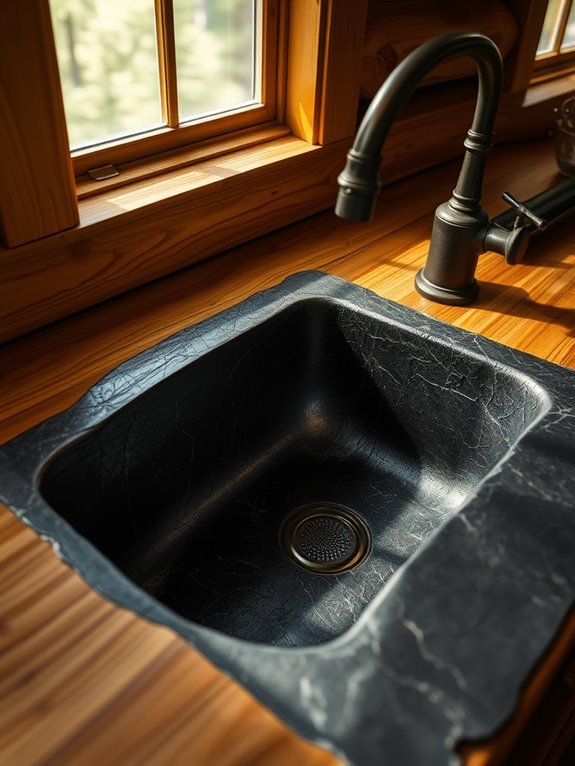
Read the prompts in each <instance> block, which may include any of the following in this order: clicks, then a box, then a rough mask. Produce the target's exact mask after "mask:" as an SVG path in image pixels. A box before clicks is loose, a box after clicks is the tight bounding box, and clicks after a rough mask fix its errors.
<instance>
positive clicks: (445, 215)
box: [335, 31, 545, 305]
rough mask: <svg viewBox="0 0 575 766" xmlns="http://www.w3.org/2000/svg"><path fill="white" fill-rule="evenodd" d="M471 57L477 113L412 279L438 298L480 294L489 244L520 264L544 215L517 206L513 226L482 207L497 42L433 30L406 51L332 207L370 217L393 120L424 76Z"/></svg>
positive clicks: (368, 120)
mask: <svg viewBox="0 0 575 766" xmlns="http://www.w3.org/2000/svg"><path fill="white" fill-rule="evenodd" d="M460 56H470V57H471V58H473V59H474V61H475V63H476V65H477V73H478V77H479V86H478V93H477V102H476V106H475V114H474V117H473V122H472V125H471V128H470V129H469V131H468V133H467V137H466V139H465V142H464V147H465V155H464V158H463V164H462V167H461V171H460V174H459V179H458V181H457V185H456V186H455V189H454V190H453V193H452V196H451V199H450V200H449V202H445V203H443V204H442V205H440V206H439V207H438V208H437V210H436V211H435V218H434V223H433V230H432V235H431V243H430V248H429V254H428V257H427V263H426V264H425V267H424V268H423V269H421V271H419V272H418V274H417V276H416V278H415V286H416V288H417V290H418V292H419V293H421V295H423V296H425V297H426V298H429V299H431V300H434V301H437V302H439V303H447V304H454V305H464V304H467V303H470V302H471V301H473V300H474V298H475V297H476V296H477V293H478V291H479V287H478V285H477V282H476V280H475V268H476V265H477V259H478V257H479V255H480V253H482V252H484V251H485V250H487V249H489V250H493V251H495V252H498V253H501V254H502V255H505V257H506V259H507V261H508V262H509V263H517V262H518V261H520V260H521V258H522V257H523V254H524V252H525V250H526V248H527V244H528V239H529V234H530V232H531V231H532V230H533V227H534V226H536V227H538V228H541V227H542V226H544V224H545V222H544V221H542V220H541V219H540V218H538V217H537V216H536V215H535V214H534V213H532V212H531V211H530V210H529V209H528V208H527V207H525V206H524V205H521V204H520V203H516V201H515V200H514V199H513V198H512V197H510V198H509V200H508V201H510V202H511V204H512V205H513V206H514V207H516V210H517V215H518V219H517V220H518V221H519V220H520V221H522V224H518V225H515V226H514V227H513V228H512V229H511V230H509V229H505V228H503V227H502V226H501V225H499V223H498V222H497V220H496V221H490V220H489V216H488V214H487V212H486V211H485V210H484V209H483V207H481V205H480V200H481V191H482V185H483V173H484V168H485V156H486V154H487V152H488V151H489V150H490V149H491V147H492V145H493V125H494V122H495V115H496V114H497V108H498V105H499V97H500V94H501V83H502V76H503V63H502V60H501V54H500V53H499V49H498V48H497V46H496V45H495V43H494V42H493V41H492V40H490V39H489V38H488V37H485V36H484V35H481V34H478V33H475V32H468V31H456V32H448V33H447V34H443V35H439V36H438V37H434V38H432V39H431V40H429V41H428V42H426V43H424V44H423V45H421V46H420V47H419V48H417V49H416V50H415V51H413V52H412V53H411V54H410V55H409V56H408V57H407V58H405V59H404V60H403V61H402V62H401V63H400V64H399V66H398V67H397V68H396V69H395V70H394V71H393V72H392V74H391V75H390V76H389V77H388V78H387V79H386V81H385V82H384V84H383V85H382V86H381V88H380V90H379V91H378V93H377V94H376V96H375V97H374V99H373V101H372V103H371V105H370V107H369V109H368V111H367V112H366V114H365V117H364V118H363V121H362V123H361V125H360V127H359V130H358V132H357V135H356V137H355V141H354V144H353V147H352V148H351V149H350V151H349V153H348V155H347V163H346V166H345V168H344V170H343V172H342V173H341V174H340V176H339V178H338V182H339V185H340V191H339V194H338V199H337V204H336V208H335V212H336V214H337V215H338V216H340V217H342V218H348V219H351V220H355V221H368V220H370V218H371V216H372V214H373V208H374V205H375V198H376V195H377V193H378V192H379V190H380V186H381V184H380V168H381V161H382V158H381V150H382V147H383V144H384V141H385V138H386V136H387V133H388V131H389V128H390V127H391V125H392V123H393V121H394V120H395V118H396V117H397V114H398V113H399V111H400V110H401V108H402V107H403V106H404V104H405V102H406V101H407V100H408V99H409V97H410V96H411V94H412V93H413V91H414V90H415V88H416V87H417V85H418V84H419V83H420V82H421V80H422V79H423V78H424V77H425V76H426V75H427V74H428V72H430V70H432V69H434V68H435V67H436V66H437V65H438V64H440V63H441V62H443V61H445V60H446V59H452V58H457V57H460Z"/></svg>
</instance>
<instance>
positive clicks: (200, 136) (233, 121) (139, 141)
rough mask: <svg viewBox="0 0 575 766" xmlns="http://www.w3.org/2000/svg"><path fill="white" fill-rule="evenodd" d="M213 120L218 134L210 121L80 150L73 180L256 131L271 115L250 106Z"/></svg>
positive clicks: (205, 120)
mask: <svg viewBox="0 0 575 766" xmlns="http://www.w3.org/2000/svg"><path fill="white" fill-rule="evenodd" d="M216 119H217V125H218V129H217V131H216V130H214V123H215V120H214V118H213V117H209V118H206V119H204V120H198V121H196V122H194V123H193V124H190V125H183V126H180V127H179V128H159V129H158V130H155V131H150V132H149V133H147V134H146V135H138V136H133V137H131V138H127V139H123V140H119V141H117V142H115V143H109V144H106V145H105V146H102V147H101V148H99V149H90V150H83V151H81V152H79V153H77V154H75V155H74V157H73V160H72V161H73V165H74V172H75V173H76V176H81V175H84V174H85V173H87V172H88V170H91V169H92V168H95V167H99V166H100V165H107V164H108V163H111V164H112V165H123V164H125V163H126V162H135V161H137V160H144V159H146V158H148V157H152V156H154V155H155V154H159V153H160V152H166V151H170V150H171V149H177V148H179V147H182V146H189V145H190V144H192V143H194V142H195V141H207V140H208V139H210V138H214V137H215V136H216V135H218V136H220V135H222V136H223V135H226V134H227V133H234V132H235V131H238V130H245V129H246V128H254V127H258V126H259V125H261V124H262V123H266V122H269V121H270V120H273V114H272V112H271V110H270V109H269V108H267V107H265V106H253V107H252V106H250V107H246V108H245V109H239V110H238V111H237V112H234V113H231V114H227V115H226V116H225V117H218V118H216Z"/></svg>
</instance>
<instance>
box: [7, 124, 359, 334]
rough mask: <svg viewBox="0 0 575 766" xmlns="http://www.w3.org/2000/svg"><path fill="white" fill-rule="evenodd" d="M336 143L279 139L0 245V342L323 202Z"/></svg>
mask: <svg viewBox="0 0 575 766" xmlns="http://www.w3.org/2000/svg"><path fill="white" fill-rule="evenodd" d="M346 150H347V142H340V143H337V144H332V145H330V146H329V147H318V146H312V145H310V144H308V143H306V142H304V141H301V140H299V139H296V138H294V137H293V136H288V137H285V138H282V139H278V140H277V141H271V142H269V143H265V144H263V145H261V146H256V147H252V148H249V149H246V150H243V151H241V152H234V153H231V154H228V155H226V156H224V157H220V158H218V159H216V160H210V161H207V162H203V163H199V164H197V165H193V166H192V167H191V168H190V167H186V168H183V169H180V170H178V171H173V172H171V173H166V174H164V175H162V176H160V177H158V178H157V179H156V180H155V182H154V183H153V184H152V183H150V181H140V182H139V183H134V184H132V185H131V186H129V187H125V188H121V189H116V190H113V191H112V192H110V193H109V194H106V195H98V196H96V197H89V198H88V199H85V200H83V201H82V202H81V203H80V213H81V224H80V226H79V227H77V228H76V229H74V230H72V231H70V232H69V233H66V234H65V235H62V234H60V235H57V236H54V237H49V238H46V239H44V240H42V241H41V242H37V243H34V244H32V245H29V246H25V247H22V248H13V249H5V250H2V249H0V294H1V295H2V300H1V301H0V341H4V340H7V339H9V338H13V337H15V336H17V335H20V334H22V333H24V332H27V331H29V330H32V329H35V328H37V327H40V326H41V325H44V324H47V323H48V322H51V321H54V320H56V319H60V318H61V317H64V316H66V315H68V314H71V313H73V312H75V311H78V310H80V309H83V308H86V307H87V306H91V305H93V304H95V303H98V302H100V301H102V300H106V299H107V298H110V297H112V296H114V295H118V294H119V293H121V292H123V291H125V290H129V289H131V288H133V287H136V286H137V285H140V284H143V283H145V282H149V281H151V280H154V279H157V278H158V277H160V276H163V275H165V274H168V273H169V272H171V271H175V270H176V269H179V268H182V267H183V266H187V265H190V264H192V263H196V262H197V261H200V260H202V259H205V258H207V257H208V256H211V255H214V254H215V253H219V252H221V251H222V250H225V249H227V248H229V247H231V246H234V245H237V244H240V243H242V242H245V241H247V240H249V239H252V238H254V237H257V236H260V235H261V234H265V233H267V232H269V231H272V230H273V229H276V228H279V227H281V226H284V225H286V224H288V223H292V222H293V221H295V220H298V219H300V218H303V217H305V216H308V215H310V214H312V213H315V212H318V211H319V210H323V209H325V208H326V207H329V206H330V205H332V204H333V203H334V201H335V184H334V180H335V176H336V175H337V173H338V172H339V170H340V169H341V167H342V164H343V161H344V157H345V152H346ZM16 283H17V284H18V289H17V290H15V289H14V285H15V284H16ZM64 286H65V287H64Z"/></svg>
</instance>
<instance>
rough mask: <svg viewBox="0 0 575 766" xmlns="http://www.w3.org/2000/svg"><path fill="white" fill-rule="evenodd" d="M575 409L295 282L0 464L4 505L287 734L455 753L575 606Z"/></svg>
mask: <svg viewBox="0 0 575 766" xmlns="http://www.w3.org/2000/svg"><path fill="white" fill-rule="evenodd" d="M574 397H575V374H574V373H573V372H571V371H569V370H566V369H564V368H560V367H557V366H554V365H551V364H549V363H546V362H543V361H541V360H538V359H536V358H534V357H530V356H527V355H525V354H521V353H519V352H515V351H512V350H511V349H507V348H504V347H502V346H499V345H497V344H494V343H492V342H489V341H487V340H485V339H484V338H481V337H479V336H475V335H471V334H469V333H465V332H463V331H460V330H457V329H454V328H452V327H450V326H448V325H445V324H442V323H440V322H437V321H436V320H433V319H431V318H429V317H427V316H425V315H423V314H420V313H417V312H414V311H412V310H409V309H407V308H405V307H402V306H399V305H396V304H393V303H390V302H388V301H384V300H383V299H381V298H378V297H377V296H375V295H374V294H372V293H369V292H368V291H366V290H364V289H362V288H359V287H357V286H354V285H350V284H348V283H346V282H343V281H341V280H339V279H336V278H334V277H330V276H328V275H325V274H321V273H318V272H309V273H304V274H298V275H295V276H294V277H291V278H290V279H288V280H286V281H285V282H284V283H282V284H281V285H279V286H277V287H276V288H272V289H271V290H268V291H266V292H264V293H261V294H258V295H255V296H253V297H252V298H250V299H249V300H248V301H245V302H244V303H243V304H240V305H239V306H236V307H234V308H232V309H230V310H228V311H226V312H224V313H222V314H220V315H218V316H216V317H214V318H212V319H210V320H208V321H206V322H203V323H202V324H200V325H197V326H195V327H190V328H188V329H187V330H184V331H182V332H181V333H178V334H177V335H175V336H173V337H171V338H169V339H167V340H166V341H164V342H162V343H160V344H159V345H157V346H155V347H154V348H152V349H150V350H149V351H147V352H145V353H143V354H141V355H139V356H137V357H135V358H134V359H132V360H129V361H128V362H126V363H125V364H123V365H122V366H120V367H119V368H118V369H117V370H114V371H113V372H112V373H110V374H109V375H108V376H107V377H106V378H104V379H103V380H102V381H101V382H100V383H98V384H97V385H96V386H95V387H94V388H92V389H91V390H90V391H89V392H88V393H87V394H86V395H85V396H84V397H83V398H82V399H81V400H80V401H79V402H78V403H77V404H76V405H75V406H74V407H72V408H71V409H70V410H68V411H66V412H64V413H62V414H61V415H59V416H57V417H55V418H53V419H51V420H49V421H46V422H45V423H43V424H41V425H40V426H38V427H37V428H35V429H33V430H32V431H30V432H28V433H26V434H24V435H23V436H21V437H19V438H18V439H16V440H15V441H13V442H11V443H10V444H7V445H5V446H4V447H3V448H0V498H2V499H3V501H4V502H5V503H6V504H7V505H9V506H10V507H11V508H12V509H13V510H14V511H15V512H16V513H17V514H18V515H20V516H21V517H22V518H23V519H24V521H26V522H27V523H29V524H30V525H31V526H33V527H34V528H35V529H37V530H38V532H40V533H41V534H43V535H45V536H46V537H48V538H49V539H50V540H51V541H53V543H54V545H55V546H56V547H57V550H58V552H59V554H60V555H61V556H62V557H63V558H64V559H65V560H66V561H67V562H69V563H70V564H71V565H72V566H73V567H74V568H75V569H77V570H78V571H79V572H80V574H81V575H82V576H83V577H84V578H85V579H86V580H87V581H88V582H89V583H90V584H91V585H92V586H93V587H94V588H96V589H97V590H99V591H100V592H101V593H103V594H104V595H105V596H106V597H108V598H109V599H111V600H113V601H115V602H116V603H119V604H121V605H122V606H125V607H128V608H130V609H132V610H134V611H136V612H139V613H140V614H142V615H144V616H146V617H147V618H149V619H151V620H154V621H156V622H160V623H163V624H165V625H168V626H170V627H172V628H173V629H174V630H175V631H177V632H178V633H180V634H181V635H182V636H184V637H185V638H186V639H187V640H189V641H190V642H192V643H194V644H196V645H197V646H198V647H199V648H200V649H201V650H202V651H203V652H204V653H205V654H206V655H207V656H208V657H210V658H211V659H212V660H213V661H214V662H216V663H217V664H218V665H220V666H221V667H222V668H223V669H224V670H226V671H227V672H228V673H230V674H231V675H233V676H235V677H236V678H238V679H239V680H240V681H241V682H242V683H243V684H244V685H245V686H247V688H248V689H250V690H251V691H252V692H253V693H254V694H256V695H257V696H259V697H260V698H261V699H262V700H263V701H264V702H266V703H267V704H268V705H269V706H270V707H272V708H273V709H274V710H275V711H276V712H277V713H278V714H279V715H280V716H282V717H283V718H284V719H285V720H286V721H287V722H288V723H290V724H291V725H292V726H293V727H294V728H296V729H297V730H298V731H299V732H300V733H302V734H303V735H304V736H306V737H308V738H310V739H312V740H314V741H316V742H319V743H320V744H322V745H323V746H325V747H327V748H329V749H331V750H333V751H334V752H336V753H338V754H339V755H340V756H342V757H344V758H346V759H348V761H349V762H351V763H355V764H360V765H361V766H364V765H370V764H381V763H390V764H397V763H401V764H404V765H405V766H408V765H409V764H419V763H425V764H435V763H437V764H440V763H442V764H444V763H448V762H450V760H451V761H453V762H454V763H456V762H457V756H456V754H455V753H454V747H455V745H456V744H457V742H458V741H459V740H461V739H465V738H474V737H479V736H485V735H488V734H489V733H491V732H493V731H494V729H495V728H496V727H497V726H498V725H499V724H500V723H501V722H502V721H503V720H504V719H505V717H506V716H507V715H508V714H509V712H510V711H511V710H512V708H513V704H514V701H515V698H516V695H517V693H518V690H519V688H520V686H521V683H522V681H523V680H524V678H525V676H526V674H527V673H528V671H529V669H530V668H531V667H532V665H533V664H534V662H535V661H536V660H537V659H538V658H539V657H540V655H541V654H542V652H543V651H544V650H545V648H546V646H547V645H548V643H549V641H550V640H551V639H552V637H553V635H554V633H555V632H556V630H557V628H558V626H559V625H560V623H561V620H562V619H563V617H564V616H565V614H566V612H567V610H568V609H569V607H570V605H571V604H572V602H573V600H574V599H575V567H573V564H572V562H573V553H572V551H573V550H574V545H575V516H574V511H575V500H574V495H575V470H574V469H575V454H574V452H575V448H574V446H573V439H574V435H575V415H574V412H573V410H572V409H571V407H572V403H573V400H574ZM522 630H523V631H524V632H523V634H522ZM415 729H417V731H418V735H417V737H414V734H413V732H414V731H415Z"/></svg>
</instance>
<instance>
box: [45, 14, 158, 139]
mask: <svg viewBox="0 0 575 766" xmlns="http://www.w3.org/2000/svg"><path fill="white" fill-rule="evenodd" d="M50 7H51V11H52V19H53V26H54V34H55V38H56V49H57V53H58V63H59V67H60V78H61V81H62V90H63V95H64V106H65V109H66V121H67V125H68V135H69V138H70V145H71V148H72V149H77V148H81V147H85V146H90V145H95V144H98V143H101V142H104V141H106V140H110V139H111V138H116V137H120V136H125V135H131V134H134V133H139V132H142V131H145V130H149V129H150V128H154V127H158V126H159V125H161V122H162V112H161V100H160V85H159V72H158V56H157V43H156V31H155V15H154V1H153V0H50Z"/></svg>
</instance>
